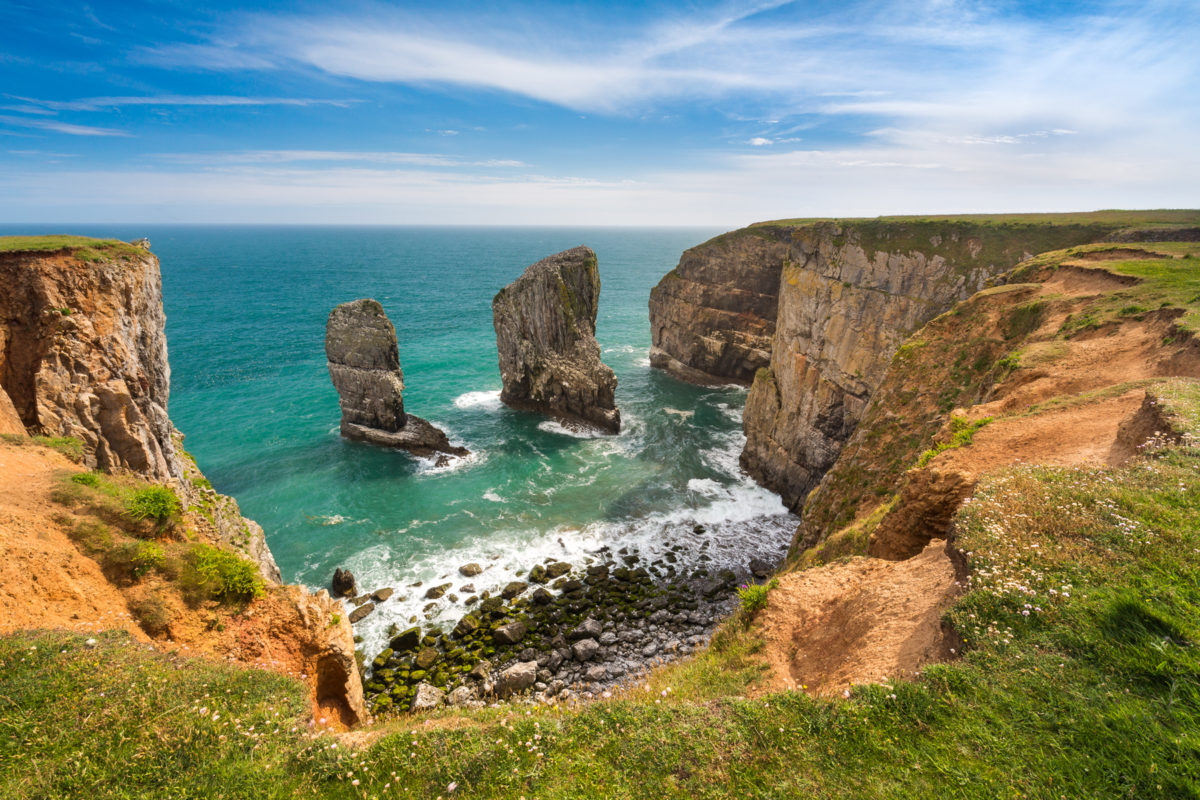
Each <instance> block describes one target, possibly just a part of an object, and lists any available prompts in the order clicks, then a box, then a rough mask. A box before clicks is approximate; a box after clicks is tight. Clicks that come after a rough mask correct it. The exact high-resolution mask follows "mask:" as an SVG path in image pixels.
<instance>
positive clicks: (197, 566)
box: [181, 544, 264, 602]
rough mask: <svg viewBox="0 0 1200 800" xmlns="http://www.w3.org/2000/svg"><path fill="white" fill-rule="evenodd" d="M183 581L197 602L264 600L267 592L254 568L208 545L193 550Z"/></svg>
mask: <svg viewBox="0 0 1200 800" xmlns="http://www.w3.org/2000/svg"><path fill="white" fill-rule="evenodd" d="M181 581H182V583H183V587H184V591H185V592H187V594H189V595H190V596H191V598H192V599H193V600H202V599H215V600H224V601H231V602H239V601H240V602H245V601H249V600H252V599H254V598H255V597H262V595H263V592H264V587H263V579H262V576H261V575H259V574H258V569H257V567H255V565H254V564H252V563H250V562H249V561H247V560H246V559H244V558H242V557H240V556H238V555H237V554H236V553H231V552H229V551H227V550H219V549H217V548H215V547H212V546H211V545H207V544H197V545H194V546H193V547H192V549H191V552H189V553H188V555H187V558H186V565H185V567H184V570H183V575H182V577H181Z"/></svg>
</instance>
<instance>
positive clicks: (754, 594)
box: [737, 578, 779, 625]
mask: <svg viewBox="0 0 1200 800" xmlns="http://www.w3.org/2000/svg"><path fill="white" fill-rule="evenodd" d="M778 585H779V579H778V578H772V579H771V580H770V581H769V582H768V583H761V584H754V583H751V584H745V583H743V584H742V585H741V586H739V587H738V590H737V594H738V599H740V600H741V601H742V608H741V617H742V623H743V624H744V625H749V624H750V621H751V620H752V619H754V616H755V615H756V614H757V613H758V612H759V611H762V610H763V609H764V608H766V607H767V595H768V594H769V593H770V591H771V590H772V589H774V588H775V587H776V586H778Z"/></svg>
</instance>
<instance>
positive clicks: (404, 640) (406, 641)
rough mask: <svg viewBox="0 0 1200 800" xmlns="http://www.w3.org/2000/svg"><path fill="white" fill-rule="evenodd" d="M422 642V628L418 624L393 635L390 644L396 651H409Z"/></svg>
mask: <svg viewBox="0 0 1200 800" xmlns="http://www.w3.org/2000/svg"><path fill="white" fill-rule="evenodd" d="M420 643H421V628H420V627H419V626H418V627H415V628H409V629H408V630H406V631H403V632H401V633H399V634H397V635H396V636H393V637H392V641H391V642H390V643H389V645H390V646H391V648H392V650H393V651H395V652H396V653H407V652H408V651H409V650H412V649H413V648H414V647H416V646H417V645H418V644H420Z"/></svg>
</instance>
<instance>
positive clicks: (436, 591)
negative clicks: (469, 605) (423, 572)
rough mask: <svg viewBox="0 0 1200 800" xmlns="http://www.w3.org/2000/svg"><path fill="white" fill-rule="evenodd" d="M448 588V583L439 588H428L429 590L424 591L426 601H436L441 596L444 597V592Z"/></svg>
mask: <svg viewBox="0 0 1200 800" xmlns="http://www.w3.org/2000/svg"><path fill="white" fill-rule="evenodd" d="M449 588H450V584H448V583H443V584H442V585H440V586H431V587H429V589H427V590H426V591H425V599H426V600H437V599H439V598H440V597H441V596H442V595H444V594H445V593H446V590H447V589H449Z"/></svg>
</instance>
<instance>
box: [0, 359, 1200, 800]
mask: <svg viewBox="0 0 1200 800" xmlns="http://www.w3.org/2000/svg"><path fill="white" fill-rule="evenodd" d="M1159 397H1160V402H1161V403H1163V404H1164V405H1165V412H1166V414H1167V416H1168V417H1169V418H1170V419H1172V420H1173V423H1174V424H1175V425H1176V426H1177V428H1178V430H1179V431H1180V432H1182V433H1194V432H1195V431H1196V430H1197V428H1198V425H1197V417H1195V416H1193V415H1194V414H1195V413H1196V412H1197V411H1198V410H1200V385H1198V384H1197V382H1195V381H1184V380H1180V381H1173V382H1168V384H1166V385H1165V387H1164V388H1163V389H1162V390H1161V391H1160V393H1159ZM955 527H956V531H957V533H956V536H957V545H958V546H959V547H960V548H961V549H962V550H963V551H964V553H965V554H966V559H967V563H968V565H969V567H970V569H971V580H970V583H969V590H968V591H967V592H966V594H964V595H963V596H962V597H961V598H960V599H959V600H958V601H957V602H956V604H955V605H954V606H953V608H952V609H951V610H950V612H949V613H948V620H949V622H950V623H951V624H953V625H954V626H955V628H956V629H957V630H958V631H959V633H960V634H961V635H962V636H963V638H964V639H965V640H966V642H965V645H964V651H965V652H964V653H963V654H962V658H961V659H960V660H958V661H956V662H952V663H949V664H943V665H937V666H933V667H930V668H927V669H926V670H925V672H924V674H923V675H922V676H921V677H920V678H918V679H917V680H915V681H913V682H885V683H882V684H872V685H864V686H859V687H857V688H856V689H855V690H854V691H853V692H852V693H851V696H850V697H849V698H848V699H844V700H843V699H841V698H838V699H832V700H824V699H815V698H810V697H807V696H805V695H804V694H803V693H796V692H787V693H782V694H773V695H768V696H764V697H759V698H756V699H755V698H752V697H750V696H748V695H751V694H753V690H754V685H755V682H756V680H757V679H758V677H759V676H760V675H761V674H762V670H763V667H762V664H761V662H760V661H759V660H758V658H757V656H756V651H757V650H758V648H759V647H761V641H760V640H759V639H758V638H757V633H756V631H755V629H754V628H753V627H751V628H750V629H749V630H742V629H741V626H740V624H731V625H727V626H726V627H725V628H723V629H722V630H721V631H720V632H719V633H718V635H717V636H716V637H715V639H714V643H713V645H712V646H710V647H709V648H708V649H707V650H705V651H704V652H703V653H701V654H700V655H698V656H697V657H695V658H692V659H689V660H688V661H685V662H680V663H677V664H674V665H672V666H670V667H668V668H665V669H662V670H659V671H657V672H655V673H653V674H651V675H649V676H647V677H646V678H644V679H642V680H640V681H639V682H638V684H637V685H636V687H635V688H632V689H630V690H628V691H626V692H624V693H623V694H620V695H618V696H616V697H613V698H610V699H605V700H601V701H598V702H594V703H592V704H590V705H586V706H581V707H557V708H551V707H537V708H534V707H529V708H526V707H522V706H509V707H503V708H497V709H485V710H482V711H479V712H458V711H452V710H445V711H442V712H439V713H436V714H433V715H431V716H426V717H410V718H405V719H402V720H398V721H394V722H389V723H387V724H386V725H384V726H381V727H380V728H379V733H380V734H381V736H380V738H379V739H377V740H376V741H374V743H372V744H370V745H366V744H361V745H352V744H350V743H347V742H345V741H339V740H336V739H334V738H332V737H329V736H316V735H310V734H309V733H308V729H307V727H306V725H305V721H304V716H303V715H304V703H303V692H302V689H301V687H300V686H299V685H298V684H296V683H294V682H292V681H290V680H287V679H284V678H279V677H277V676H273V675H270V674H264V673H260V672H254V671H251V670H239V669H232V668H228V667H223V666H220V665H216V664H211V663H207V662H202V661H177V660H175V659H173V658H172V657H170V656H167V655H163V654H161V653H157V652H150V651H148V650H146V649H145V648H144V647H142V646H140V645H136V644H133V643H132V642H130V641H129V640H128V639H127V638H126V637H124V636H118V635H106V636H104V637H101V638H100V641H99V643H98V644H97V646H96V647H95V648H94V649H91V648H89V647H87V646H86V644H85V643H84V640H83V637H80V636H75V635H69V634H59V633H20V634H15V635H11V636H8V637H3V638H0V676H2V677H0V709H2V710H0V796H4V797H11V798H14V800H26V799H28V798H41V797H73V796H89V797H100V798H123V797H147V796H162V797H180V798H190V797H225V798H237V797H263V798H281V797H298V796H299V797H323V798H370V797H379V798H385V797H422V798H435V797H438V796H441V797H443V798H450V797H454V798H460V797H461V798H514V800H515V798H520V797H526V798H534V797H536V798H542V799H544V800H549V799H550V798H583V797H586V798H593V797H621V798H662V797H686V798H781V797H817V798H834V797H836V798H926V797H930V796H939V797H948V798H1060V797H1068V798H1081V797H1151V798H1155V797H1163V798H1183V797H1196V796H1197V795H1198V794H1200V648H1198V647H1197V643H1198V642H1200V448H1197V447H1196V446H1195V445H1194V444H1193V443H1188V442H1185V443H1184V444H1182V445H1178V446H1170V447H1164V448H1163V449H1161V450H1157V451H1155V452H1151V453H1148V454H1147V455H1146V457H1145V458H1143V459H1141V460H1138V461H1135V462H1133V463H1132V464H1130V465H1129V466H1126V467H1123V468H1121V469H1100V468H1077V469H1066V468H1031V467H1024V468H1016V469H1012V470H1008V471H1005V472H1002V473H998V474H993V475H991V476H988V477H985V478H984V479H983V480H982V482H981V484H980V486H979V488H978V490H977V493H976V495H975V498H974V499H973V500H972V501H971V502H969V503H968V504H967V505H966V506H964V507H963V509H961V510H960V512H959V515H958V518H957V520H956V526H955ZM35 648H36V649H35ZM214 712H215V713H214ZM335 745H336V746H335ZM356 782H357V783H356ZM451 785H453V787H454V788H453V789H450V788H449V787H451Z"/></svg>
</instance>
